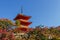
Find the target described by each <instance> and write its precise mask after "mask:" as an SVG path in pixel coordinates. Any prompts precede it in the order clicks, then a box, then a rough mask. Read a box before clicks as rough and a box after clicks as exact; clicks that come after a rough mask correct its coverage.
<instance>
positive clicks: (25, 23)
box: [20, 21, 32, 26]
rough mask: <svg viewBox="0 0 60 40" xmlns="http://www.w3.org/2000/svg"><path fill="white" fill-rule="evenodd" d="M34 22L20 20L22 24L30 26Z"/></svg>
mask: <svg viewBox="0 0 60 40" xmlns="http://www.w3.org/2000/svg"><path fill="white" fill-rule="evenodd" d="M31 23H32V22H24V21H20V24H21V25H24V26H29V25H30V24H31Z"/></svg>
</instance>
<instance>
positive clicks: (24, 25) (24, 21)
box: [14, 14, 32, 32]
mask: <svg viewBox="0 0 60 40" xmlns="http://www.w3.org/2000/svg"><path fill="white" fill-rule="evenodd" d="M30 18H31V16H26V15H23V14H18V15H17V16H16V17H15V18H14V20H19V22H20V27H18V30H20V31H24V32H25V31H27V30H28V29H29V25H30V24H31V23H32V22H29V19H30Z"/></svg>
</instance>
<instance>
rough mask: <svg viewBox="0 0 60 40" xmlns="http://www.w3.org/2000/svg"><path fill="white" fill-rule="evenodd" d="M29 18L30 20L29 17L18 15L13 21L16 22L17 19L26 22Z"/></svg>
mask: <svg viewBox="0 0 60 40" xmlns="http://www.w3.org/2000/svg"><path fill="white" fill-rule="evenodd" d="M30 18H31V16H26V15H23V14H18V15H17V16H16V18H14V20H18V19H24V20H28V19H30Z"/></svg>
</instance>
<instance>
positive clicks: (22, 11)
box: [21, 6, 23, 14]
mask: <svg viewBox="0 0 60 40" xmlns="http://www.w3.org/2000/svg"><path fill="white" fill-rule="evenodd" d="M22 13H23V6H21V14H22Z"/></svg>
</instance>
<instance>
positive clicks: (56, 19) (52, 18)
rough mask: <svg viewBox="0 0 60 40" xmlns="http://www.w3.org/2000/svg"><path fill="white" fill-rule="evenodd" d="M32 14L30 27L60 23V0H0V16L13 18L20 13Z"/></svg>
mask: <svg viewBox="0 0 60 40" xmlns="http://www.w3.org/2000/svg"><path fill="white" fill-rule="evenodd" d="M22 5H23V14H25V15H29V16H32V18H31V19H30V21H32V22H33V23H32V24H31V26H30V27H35V26H38V25H40V24H43V25H45V26H49V27H50V26H59V25H60V0H0V18H8V19H10V20H13V19H14V18H15V17H16V15H17V14H18V13H20V11H21V10H20V9H21V6H22Z"/></svg>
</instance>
